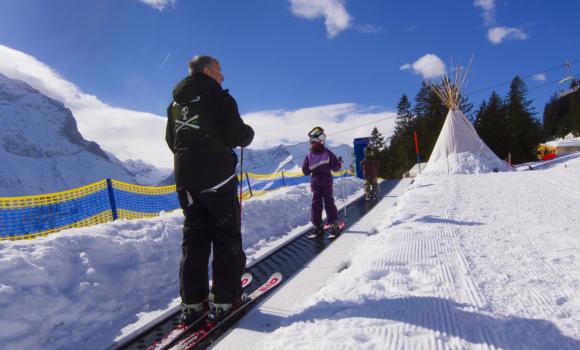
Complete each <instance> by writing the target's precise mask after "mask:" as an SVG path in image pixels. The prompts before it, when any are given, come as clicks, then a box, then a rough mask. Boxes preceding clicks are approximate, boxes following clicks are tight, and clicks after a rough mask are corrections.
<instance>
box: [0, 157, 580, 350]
mask: <svg viewBox="0 0 580 350" xmlns="http://www.w3.org/2000/svg"><path fill="white" fill-rule="evenodd" d="M532 168H534V169H538V170H533V171H528V170H526V171H512V172H499V173H487V174H472V175H445V176H420V177H418V178H417V179H416V180H415V182H414V183H413V184H412V185H410V186H409V187H408V188H407V190H406V191H405V192H404V194H403V195H401V196H400V197H399V198H398V200H397V203H396V205H395V206H393V207H391V208H390V209H388V210H385V211H384V212H383V213H381V215H379V216H378V217H379V218H380V219H379V220H376V222H374V223H373V225H374V226H375V228H376V230H375V231H376V232H377V233H376V234H375V235H372V236H369V237H367V238H364V239H363V240H362V243H360V244H359V245H358V246H354V247H352V249H351V250H350V252H349V255H348V256H347V257H345V261H347V265H346V268H345V269H342V270H340V271H337V272H336V273H335V274H334V275H333V276H332V277H331V278H330V279H329V280H327V281H325V282H324V286H323V287H322V288H321V289H320V290H318V291H317V292H316V293H314V294H312V295H310V296H308V297H307V298H306V299H304V300H300V302H297V303H296V305H295V307H294V310H293V312H292V315H291V316H290V317H286V318H284V319H283V320H282V321H281V323H280V324H281V327H279V328H278V329H276V330H274V331H273V332H272V333H270V334H265V335H264V337H263V339H262V341H260V342H259V343H257V344H255V347H256V348H263V349H272V348H280V349H309V350H311V349H391V348H393V349H500V348H502V349H580V296H579V294H578V290H580V235H579V234H578V227H579V225H580V217H579V216H578V212H579V209H580V205H579V204H578V198H580V175H579V174H580V154H577V155H573V156H568V157H567V158H565V159H563V160H560V161H558V162H556V161H554V162H551V163H546V164H545V165H543V166H540V165H535V166H534V167H532ZM336 186H340V185H339V184H338V183H337V184H336ZM360 187H361V182H360V180H356V179H348V180H345V188H346V190H347V193H348V194H349V197H350V198H351V199H352V198H354V197H355V196H358V195H360V193H361V189H360ZM336 189H337V192H336V193H337V194H340V192H339V191H338V190H339V189H340V187H337V188H336ZM337 197H340V196H337ZM338 202H339V204H340V202H341V200H340V199H339V200H338ZM309 203H310V193H309V189H308V185H300V186H296V187H292V188H285V189H282V190H279V191H275V192H272V193H270V194H268V195H266V196H263V197H258V198H254V199H253V200H251V201H248V202H246V203H245V205H244V218H243V220H244V228H243V234H244V244H245V249H246V252H247V254H248V258H249V259H248V260H249V262H252V261H254V260H256V259H257V258H258V257H259V256H261V255H263V254H265V253H266V252H267V251H268V250H269V249H271V248H272V247H275V246H276V245H278V244H280V243H282V242H283V241H285V240H288V239H290V238H291V237H292V236H293V235H296V234H298V233H300V232H301V231H302V230H303V229H304V228H306V227H307V226H308V219H309ZM266 214H267V215H266ZM374 217H375V218H376V217H377V216H374ZM363 220H364V218H363ZM181 221H182V215H181V214H180V213H178V212H175V213H167V214H164V215H163V216H161V217H159V218H155V219H147V220H134V221H118V222H114V223H110V224H106V225H100V226H95V227H90V228H84V229H75V230H69V231H66V232H62V233H58V234H54V235H52V236H50V237H47V238H43V239H38V240H34V241H27V242H3V243H1V244H0V304H1V305H2V311H3V312H2V313H0V343H1V344H2V348H3V349H21V348H27V349H46V348H50V349H78V348H85V349H101V348H104V347H106V346H108V345H110V344H111V343H112V342H113V341H114V339H119V338H121V337H122V336H124V335H126V334H127V333H128V332H130V331H131V330H134V329H135V328H136V327H138V326H139V325H142V324H144V323H146V322H147V321H148V320H151V319H152V318H154V317H157V316H159V314H160V313H162V312H163V310H166V309H169V308H172V307H175V305H177V303H178V302H179V300H178V299H176V296H177V295H178V287H177V266H178V261H179V255H180V253H179V246H180V243H181V233H180V232H181ZM339 239H340V238H339ZM332 248H333V246H332V245H331V246H330V248H329V249H332Z"/></svg>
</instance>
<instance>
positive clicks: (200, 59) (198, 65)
mask: <svg viewBox="0 0 580 350" xmlns="http://www.w3.org/2000/svg"><path fill="white" fill-rule="evenodd" d="M188 66H189V75H195V74H205V75H207V76H208V77H210V78H212V79H213V80H215V81H216V82H217V83H218V84H221V83H222V81H223V80H224V76H223V74H222V68H221V66H220V62H219V61H218V60H217V59H215V58H213V57H211V56H206V55H199V56H195V57H194V58H192V59H191V61H189V64H188Z"/></svg>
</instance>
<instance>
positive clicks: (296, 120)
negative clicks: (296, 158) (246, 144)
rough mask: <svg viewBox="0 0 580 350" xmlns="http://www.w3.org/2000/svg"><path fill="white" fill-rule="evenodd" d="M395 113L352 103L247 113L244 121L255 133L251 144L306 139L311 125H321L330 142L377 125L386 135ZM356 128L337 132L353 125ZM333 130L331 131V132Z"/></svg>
mask: <svg viewBox="0 0 580 350" xmlns="http://www.w3.org/2000/svg"><path fill="white" fill-rule="evenodd" d="M395 118H396V114H395V113H393V112H388V111H384V110H376V108H375V109H368V108H363V107H361V106H359V105H356V104H354V103H343V104H334V105H326V106H317V107H310V108H302V109H297V110H275V111H262V112H254V113H248V114H246V115H244V121H245V122H246V123H247V124H249V125H251V126H252V127H253V128H254V130H255V132H256V136H255V138H254V142H253V143H252V145H251V147H252V148H257V149H260V148H267V147H273V146H277V145H279V144H280V143H281V140H283V141H284V143H285V144H295V143H300V142H305V141H308V136H307V133H308V131H310V130H311V129H312V128H313V127H315V126H321V127H323V128H324V130H325V132H326V134H327V136H328V137H327V140H328V142H329V144H330V145H338V144H348V145H351V146H352V141H353V139H354V138H356V137H368V136H369V135H370V133H371V131H372V129H373V127H375V126H376V127H377V128H378V129H379V131H380V132H381V133H382V134H383V135H384V136H385V137H386V138H388V137H390V136H391V135H392V133H393V129H394V126H395ZM361 125H365V126H363V127H360V128H356V129H353V130H349V131H346V132H340V131H343V130H347V129H351V128H354V127H357V126H361ZM333 134H334V135H333Z"/></svg>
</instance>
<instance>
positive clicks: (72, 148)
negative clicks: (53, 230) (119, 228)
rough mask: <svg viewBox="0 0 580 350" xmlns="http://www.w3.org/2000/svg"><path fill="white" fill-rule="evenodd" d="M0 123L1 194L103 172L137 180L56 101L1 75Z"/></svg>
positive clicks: (46, 189)
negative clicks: (112, 159)
mask: <svg viewBox="0 0 580 350" xmlns="http://www.w3.org/2000/svg"><path fill="white" fill-rule="evenodd" d="M0 124H1V125H2V128H0V164H1V166H0V197H6V196H22V195H31V194H42V193H50V192H57V191H64V190H67V189H71V188H75V187H78V186H82V185H85V184H88V183H91V182H94V181H98V180H102V179H104V178H107V177H110V178H115V179H118V180H121V181H126V182H131V183H135V182H136V180H135V176H134V175H133V174H131V173H130V172H129V171H128V170H127V169H125V167H123V166H121V165H119V164H116V163H115V162H112V161H111V159H110V158H109V156H108V155H107V154H106V153H105V152H104V151H103V150H102V149H101V147H100V146H99V145H98V144H97V143H95V142H91V141H87V140H85V139H84V138H83V137H82V135H81V134H80V133H79V131H78V129H77V123H76V120H75V118H74V116H73V115H72V112H71V111H70V110H69V109H68V108H66V107H65V106H64V105H63V104H62V103H61V102H58V101H56V100H54V99H51V98H49V97H47V96H45V95H43V94H41V93H40V92H38V91H37V90H35V89H33V88H32V87H30V86H29V85H28V84H26V83H24V82H22V81H19V80H14V79H10V78H8V77H6V76H4V75H2V74H0Z"/></svg>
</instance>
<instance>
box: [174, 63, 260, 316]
mask: <svg viewBox="0 0 580 350" xmlns="http://www.w3.org/2000/svg"><path fill="white" fill-rule="evenodd" d="M189 72H190V75H189V76H187V77H186V78H184V79H183V80H182V81H180V82H179V83H178V84H177V85H176V86H175V89H174V90H173V102H172V103H171V104H170V105H169V107H168V109H167V130H166V141H167V144H168V146H169V148H170V149H171V151H172V152H173V154H174V165H175V183H176V186H177V194H178V197H179V203H180V205H181V208H182V209H183V213H184V216H185V221H184V224H183V243H182V258H181V264H180V271H179V278H180V294H181V300H182V314H181V319H180V322H181V323H182V324H189V323H190V322H191V321H192V320H193V319H194V318H196V317H197V316H198V315H199V314H200V313H201V311H202V309H203V302H204V301H205V300H207V299H208V295H209V292H210V291H209V286H208V284H209V283H208V263H209V256H210V251H211V247H212V245H213V261H212V270H213V286H212V293H213V301H211V302H210V314H209V316H208V317H209V318H210V319H211V318H214V319H218V318H219V317H220V315H223V314H224V312H225V311H227V310H228V309H229V308H230V307H231V306H232V304H233V303H235V302H238V301H239V299H240V298H242V297H243V295H242V289H241V286H240V278H241V275H242V273H243V270H244V268H245V265H246V255H245V254H244V251H243V249H242V237H241V221H240V203H239V200H238V197H237V195H236V187H237V184H238V180H237V177H236V173H235V167H236V164H237V156H236V154H235V153H234V151H233V148H235V147H246V146H248V145H249V144H250V143H251V142H252V140H253V138H254V131H253V130H252V128H251V127H250V126H248V125H246V124H244V122H243V121H242V119H241V117H240V114H239V112H238V106H237V104H236V101H235V99H234V98H233V97H232V96H231V95H230V94H229V93H228V91H227V90H224V89H222V87H221V82H222V81H223V79H224V78H223V75H222V73H221V67H220V64H219V62H218V60H217V59H215V58H213V57H210V56H196V57H194V58H193V59H192V60H191V62H189Z"/></svg>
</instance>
